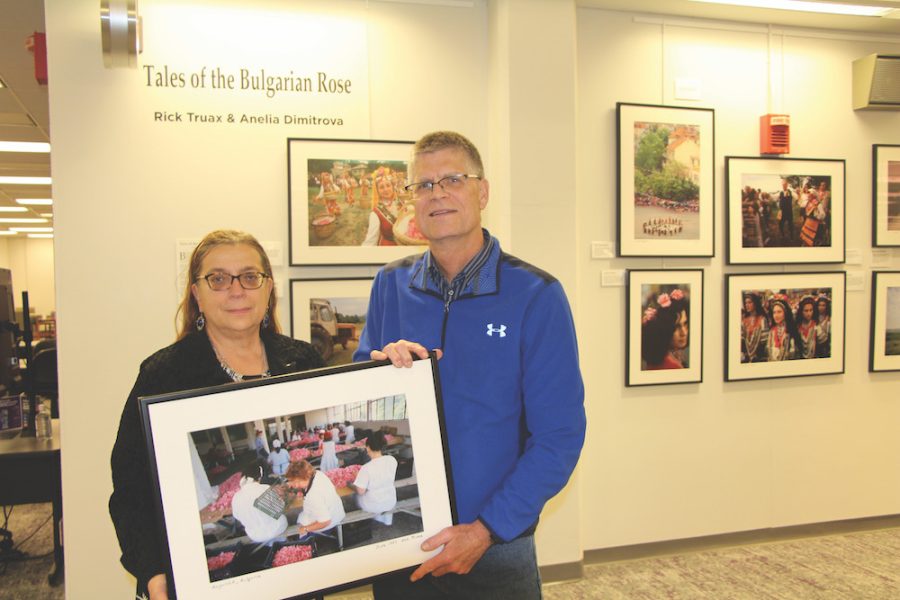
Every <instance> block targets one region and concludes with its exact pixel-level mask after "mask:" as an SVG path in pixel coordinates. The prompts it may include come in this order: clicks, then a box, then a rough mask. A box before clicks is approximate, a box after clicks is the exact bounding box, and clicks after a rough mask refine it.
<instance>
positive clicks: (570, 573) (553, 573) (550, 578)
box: [540, 561, 584, 583]
mask: <svg viewBox="0 0 900 600" xmlns="http://www.w3.org/2000/svg"><path fill="white" fill-rule="evenodd" d="M540 571H541V582H542V583H559V582H562V581H576V580H578V579H581V578H582V577H584V561H578V562H572V563H561V564H558V565H544V566H542V567H540Z"/></svg>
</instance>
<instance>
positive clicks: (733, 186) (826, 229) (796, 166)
mask: <svg viewBox="0 0 900 600" xmlns="http://www.w3.org/2000/svg"><path fill="white" fill-rule="evenodd" d="M844 171H845V164H844V161H843V160H830V159H812V158H765V157H756V156H753V157H741V156H726V157H725V190H726V196H727V199H728V212H727V214H728V219H727V221H728V225H727V232H728V235H727V236H726V247H727V249H728V255H727V258H728V262H729V263H730V264H784V263H842V262H844V230H845V226H844V222H845V221H844V219H845V215H844V205H845V201H844V198H845V196H844V193H845V183H844Z"/></svg>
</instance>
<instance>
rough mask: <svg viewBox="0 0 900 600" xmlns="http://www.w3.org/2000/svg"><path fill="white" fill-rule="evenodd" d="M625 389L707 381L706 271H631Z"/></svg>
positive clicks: (627, 310)
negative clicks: (704, 361)
mask: <svg viewBox="0 0 900 600" xmlns="http://www.w3.org/2000/svg"><path fill="white" fill-rule="evenodd" d="M626 294H627V300H626V318H625V322H626V323H627V328H628V329H627V336H626V350H625V355H626V363H625V385H626V386H638V385H659V384H667V383H700V382H701V381H703V270H702V269H684V270H661V271H658V270H640V269H633V270H629V271H628V285H627V291H626Z"/></svg>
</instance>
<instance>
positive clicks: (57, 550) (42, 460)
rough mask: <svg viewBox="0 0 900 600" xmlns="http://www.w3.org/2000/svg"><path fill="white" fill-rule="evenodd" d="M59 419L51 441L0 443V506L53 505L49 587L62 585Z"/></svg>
mask: <svg viewBox="0 0 900 600" xmlns="http://www.w3.org/2000/svg"><path fill="white" fill-rule="evenodd" d="M59 430H60V425H59V419H53V439H50V440H39V439H37V438H33V437H22V436H21V435H19V436H16V437H14V438H10V439H0V504H2V505H12V504H33V503H38V502H52V503H53V554H54V561H55V568H54V571H53V573H51V574H50V576H49V577H48V579H49V581H50V585H58V584H59V583H60V582H61V581H62V577H63V572H64V566H63V547H62V540H61V539H60V527H61V526H62V477H61V474H60V466H59Z"/></svg>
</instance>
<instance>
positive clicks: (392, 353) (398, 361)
mask: <svg viewBox="0 0 900 600" xmlns="http://www.w3.org/2000/svg"><path fill="white" fill-rule="evenodd" d="M435 352H436V353H437V357H438V359H440V358H441V356H443V352H441V351H440V350H435ZM413 355H415V356H418V357H419V358H428V350H427V349H426V348H425V346H423V345H422V344H417V343H415V342H410V341H408V340H397V341H396V342H391V343H390V344H388V345H387V346H385V347H384V348H382V349H381V350H372V351H371V352H369V358H371V359H372V360H385V359H390V361H391V362H392V363H393V364H394V366H395V367H411V366H412V364H413Z"/></svg>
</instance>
